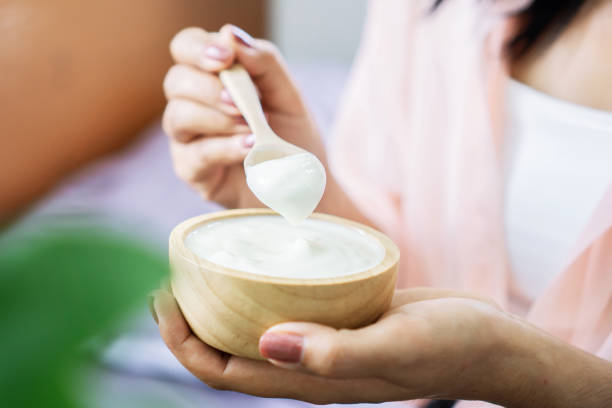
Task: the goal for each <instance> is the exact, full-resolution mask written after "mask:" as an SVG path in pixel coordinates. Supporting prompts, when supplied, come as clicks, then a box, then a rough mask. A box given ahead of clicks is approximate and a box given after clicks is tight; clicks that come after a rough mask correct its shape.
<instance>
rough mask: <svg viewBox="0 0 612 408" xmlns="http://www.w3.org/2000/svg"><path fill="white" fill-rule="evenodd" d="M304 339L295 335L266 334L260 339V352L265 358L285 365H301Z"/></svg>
mask: <svg viewBox="0 0 612 408" xmlns="http://www.w3.org/2000/svg"><path fill="white" fill-rule="evenodd" d="M303 343H304V338H303V337H302V336H301V335H299V334H295V333H275V332H268V333H264V335H263V336H261V338H260V339H259V352H260V353H261V355H262V356H264V357H265V358H270V359H273V360H278V361H281V362H283V363H299V362H300V360H301V359H302V347H303Z"/></svg>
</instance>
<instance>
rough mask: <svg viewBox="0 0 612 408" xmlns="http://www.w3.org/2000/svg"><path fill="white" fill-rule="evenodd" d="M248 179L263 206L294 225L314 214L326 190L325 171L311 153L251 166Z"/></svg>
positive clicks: (247, 173) (247, 174) (248, 169)
mask: <svg viewBox="0 0 612 408" xmlns="http://www.w3.org/2000/svg"><path fill="white" fill-rule="evenodd" d="M246 179H247V184H248V186H249V188H250V189H251V191H253V194H255V196H256V197H257V198H258V199H259V200H260V201H261V202H262V203H264V204H265V205H267V206H268V207H270V208H271V209H273V210H274V211H276V212H277V213H279V214H280V215H282V216H283V217H285V219H286V220H287V221H289V222H290V223H292V224H297V223H299V222H300V221H302V220H304V219H306V218H307V217H308V216H309V215H310V214H312V212H313V211H314V209H315V208H316V207H317V204H319V201H321V197H322V196H323V191H324V190H325V168H324V167H323V165H322V164H321V162H320V161H319V159H317V157H316V156H315V155H313V154H312V153H308V152H304V153H298V154H294V155H291V156H286V157H283V158H280V159H273V160H267V161H264V162H261V163H259V164H256V165H254V166H248V167H247V168H246Z"/></svg>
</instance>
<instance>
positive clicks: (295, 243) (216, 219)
mask: <svg viewBox="0 0 612 408" xmlns="http://www.w3.org/2000/svg"><path fill="white" fill-rule="evenodd" d="M398 262H399V250H398V248H397V246H396V245H395V244H394V243H393V242H392V241H391V240H390V239H389V238H388V237H386V236H385V235H384V234H382V233H380V232H378V231H376V230H374V229H372V228H369V227H367V226H364V225H361V224H359V223H356V222H353V221H349V220H346V219H343V218H340V217H335V216H331V215H325V214H318V213H314V214H313V215H312V216H311V217H310V218H308V219H306V220H304V221H303V222H301V223H300V224H299V225H297V226H292V225H290V224H289V223H287V222H286V221H285V220H284V219H282V218H281V217H280V216H279V215H278V214H276V213H274V212H273V211H271V210H265V209H242V210H228V211H221V212H217V213H212V214H206V215H203V216H200V217H195V218H192V219H189V220H187V221H184V222H183V223H181V224H179V225H178V226H177V227H176V228H175V229H174V230H173V231H172V234H171V236H170V266H171V270H172V278H171V286H172V291H173V293H174V296H175V298H176V300H177V302H178V304H179V306H180V307H181V310H182V312H183V314H184V315H185V318H186V320H187V322H188V323H189V325H190V326H191V328H192V330H193V332H194V333H195V334H196V335H197V336H198V337H199V338H200V339H202V340H203V341H204V342H206V343H207V344H209V345H211V346H213V347H215V348H217V349H220V350H223V351H225V352H228V353H231V354H234V355H238V356H244V357H249V358H255V359H262V356H261V355H260V354H259V351H258V347H257V346H258V341H259V337H260V336H261V335H262V334H263V333H264V331H265V330H266V329H268V328H269V327H271V326H273V325H275V324H278V323H282V322H287V321H309V322H315V323H320V324H325V325H328V326H332V327H336V328H356V327H361V326H364V325H367V324H369V323H372V322H374V321H375V320H376V319H377V318H378V317H379V316H380V315H381V314H382V313H384V312H385V311H386V310H387V309H388V307H389V304H390V302H391V298H392V297H393V291H394V288H395V281H396V276H397V268H398Z"/></svg>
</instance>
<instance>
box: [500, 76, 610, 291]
mask: <svg viewBox="0 0 612 408" xmlns="http://www.w3.org/2000/svg"><path fill="white" fill-rule="evenodd" d="M507 115H508V116H507V128H506V135H505V136H506V140H507V145H506V151H507V161H506V163H507V168H506V177H507V178H506V198H505V224H506V238H507V246H508V251H509V255H510V264H511V267H512V269H513V274H514V278H515V281H516V283H517V284H518V286H519V288H520V289H521V290H522V291H523V292H524V293H525V294H526V295H528V296H529V297H530V298H531V299H535V298H536V297H537V296H538V295H540V294H541V293H542V292H543V291H544V290H545V289H546V287H547V286H548V285H549V284H550V283H551V281H552V280H553V278H554V277H555V276H556V275H557V274H559V273H560V272H561V270H562V268H563V266H564V262H565V261H567V258H568V257H569V254H570V251H571V249H572V246H573V245H574V244H575V243H576V241H577V240H578V238H579V236H580V233H581V232H582V230H583V228H585V227H586V225H587V222H588V221H589V218H590V216H591V215H592V214H593V212H594V210H595V208H596V206H597V204H598V203H599V201H600V200H601V198H602V197H603V194H604V193H605V190H606V188H607V187H608V186H609V185H610V183H612V112H605V111H600V110H596V109H592V108H587V107H584V106H580V105H576V104H573V103H570V102H566V101H562V100H559V99H556V98H553V97H551V96H549V95H546V94H544V93H541V92H539V91H536V90H535V89H533V88H530V87H528V86H526V85H524V84H521V83H519V82H517V81H514V80H511V81H510V84H509V86H508V93H507Z"/></svg>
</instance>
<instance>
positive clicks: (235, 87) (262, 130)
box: [219, 64, 270, 142]
mask: <svg viewBox="0 0 612 408" xmlns="http://www.w3.org/2000/svg"><path fill="white" fill-rule="evenodd" d="M219 77H220V78H221V82H222V83H223V85H224V86H225V88H226V89H227V91H228V92H229V94H230V96H231V97H232V99H233V100H234V103H235V104H236V107H237V108H238V110H239V111H240V113H242V116H244V118H245V119H246V121H247V123H248V124H249V126H250V128H251V131H252V132H253V134H254V135H255V138H256V139H258V140H257V141H258V142H262V141H263V140H261V139H262V138H265V137H268V136H269V133H270V126H269V125H268V122H267V121H266V117H265V115H264V113H263V109H262V107H261V103H260V102H259V96H258V95H257V89H256V88H255V84H254V83H253V81H252V80H251V76H250V75H249V73H248V72H247V71H246V69H244V67H243V66H242V65H240V64H234V65H233V66H231V67H230V68H228V69H225V70H223V71H221V72H220V73H219Z"/></svg>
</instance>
